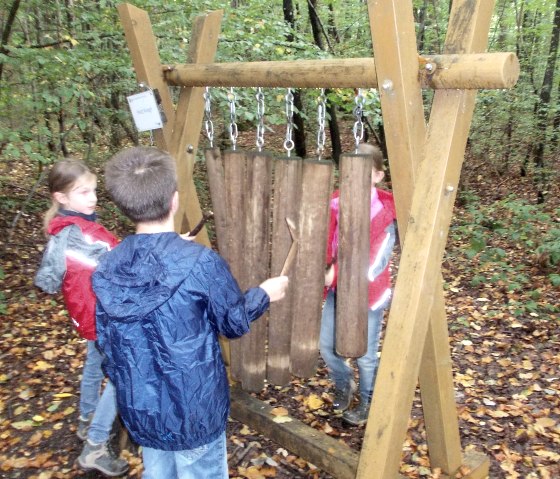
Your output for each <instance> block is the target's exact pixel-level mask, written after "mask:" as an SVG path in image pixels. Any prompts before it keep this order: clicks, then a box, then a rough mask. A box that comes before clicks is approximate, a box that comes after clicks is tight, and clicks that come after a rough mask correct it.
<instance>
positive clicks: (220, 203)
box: [204, 148, 228, 258]
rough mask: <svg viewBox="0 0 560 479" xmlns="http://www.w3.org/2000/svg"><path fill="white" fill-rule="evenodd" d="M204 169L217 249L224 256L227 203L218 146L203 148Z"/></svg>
mask: <svg viewBox="0 0 560 479" xmlns="http://www.w3.org/2000/svg"><path fill="white" fill-rule="evenodd" d="M204 158H205V160H206V171H207V174H208V187H209V189H210V199H211V200H212V210H213V212H214V228H215V232H216V240H217V242H218V250H219V252H220V254H221V255H222V256H223V257H224V258H228V254H227V249H226V248H227V205H226V187H225V178H224V163H223V159H222V153H221V151H220V149H219V148H205V150H204Z"/></svg>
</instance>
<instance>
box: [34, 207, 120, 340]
mask: <svg viewBox="0 0 560 479" xmlns="http://www.w3.org/2000/svg"><path fill="white" fill-rule="evenodd" d="M48 234H49V235H51V237H50V239H49V242H48V243H47V247H46V249H45V252H44V254H43V259H42V261H41V265H40V267H39V270H38V271H37V275H36V276H35V285H36V286H38V287H39V288H41V289H42V290H43V291H45V292H47V293H51V294H54V293H57V292H58V291H60V290H61V289H62V294H63V296H64V302H65V304H66V308H67V309H68V313H69V315H70V318H71V319H72V323H73V324H74V327H75V328H76V330H77V331H78V334H79V335H80V336H81V337H82V338H85V339H89V340H95V339H97V335H96V332H95V295H94V293H93V289H92V288H91V275H92V273H93V271H94V270H95V268H96V267H97V261H98V259H99V257H100V256H101V255H102V254H104V253H106V252H107V251H110V250H111V249H112V248H114V247H115V246H116V245H117V244H118V240H117V238H115V236H113V235H112V234H111V233H109V231H107V230H106V229H105V228H104V227H103V226H101V225H100V224H98V223H95V222H94V221H89V220H86V219H84V218H81V217H79V216H56V217H55V218H53V220H52V221H51V222H50V223H49V227H48Z"/></svg>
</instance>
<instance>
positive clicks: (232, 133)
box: [227, 87, 239, 150]
mask: <svg viewBox="0 0 560 479" xmlns="http://www.w3.org/2000/svg"><path fill="white" fill-rule="evenodd" d="M227 99H228V102H229V115H230V123H229V138H230V140H231V149H232V150H235V147H236V146H237V135H238V134H239V132H238V130H237V123H236V121H237V116H236V112H235V100H236V96H235V93H234V91H233V87H232V88H230V90H229V93H228V95H227Z"/></svg>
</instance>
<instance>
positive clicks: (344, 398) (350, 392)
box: [332, 379, 356, 411]
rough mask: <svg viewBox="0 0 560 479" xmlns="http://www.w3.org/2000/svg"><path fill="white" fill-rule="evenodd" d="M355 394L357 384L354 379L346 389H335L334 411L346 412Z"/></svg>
mask: <svg viewBox="0 0 560 479" xmlns="http://www.w3.org/2000/svg"><path fill="white" fill-rule="evenodd" d="M355 392H356V383H355V382H354V380H353V379H351V380H350V383H349V384H348V386H346V387H345V388H344V389H335V390H334V396H333V402H332V405H333V409H334V410H335V411H346V410H347V409H348V406H350V403H351V402H352V398H353V397H354V393H355Z"/></svg>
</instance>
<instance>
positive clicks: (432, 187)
mask: <svg viewBox="0 0 560 479" xmlns="http://www.w3.org/2000/svg"><path fill="white" fill-rule="evenodd" d="M404 3H408V4H407V5H406V6H405V5H404ZM480 3H481V2H455V3H454V5H453V7H454V8H453V11H452V14H451V21H450V28H449V32H450V33H449V34H448V47H449V48H450V49H452V50H453V49H454V50H459V51H455V52H463V51H461V50H462V48H464V49H467V50H468V49H469V48H475V49H476V48H477V47H478V46H479V45H473V42H475V41H476V40H478V41H480V40H479V39H480V38H484V39H485V38H486V37H487V32H488V28H489V20H490V16H491V12H492V8H493V2H487V4H486V5H484V6H481V4H480ZM489 4H491V5H489ZM369 7H370V22H371V28H372V37H373V40H374V52H375V59H376V65H377V75H378V81H379V85H380V87H381V93H382V96H381V98H382V108H383V107H385V108H383V117H384V120H385V127H386V131H387V127H389V131H390V132H391V134H387V139H388V149H389V156H390V159H391V157H392V158H393V162H392V163H391V167H392V174H393V177H394V178H399V180H400V179H401V176H400V174H401V173H402V172H403V171H402V170H403V164H404V165H405V166H404V168H406V167H408V170H407V171H409V172H413V171H414V170H415V166H417V165H418V164H419V162H420V160H421V158H422V156H423V155H421V153H419V145H424V143H425V145H426V150H425V151H426V152H427V153H428V152H429V154H430V161H425V162H424V163H423V165H422V166H421V167H420V168H418V177H417V179H416V189H415V191H414V195H413V198H412V205H411V206H410V211H411V215H410V228H409V232H408V233H407V235H406V239H405V241H404V248H403V255H402V258H403V259H402V260H401V267H400V269H399V279H398V280H397V285H396V288H395V298H394V300H393V308H392V310H391V313H390V316H389V324H388V329H387V335H386V339H385V345H384V354H383V355H382V359H381V364H380V369H379V375H378V382H377V385H376V392H375V397H374V402H373V407H372V408H371V411H372V412H371V414H370V418H369V422H368V427H367V429H366V436H365V440H364V447H363V449H362V454H361V456H360V464H359V469H358V477H390V476H392V475H393V474H396V472H397V470H398V465H399V461H400V456H401V450H402V442H403V441H404V437H405V435H406V427H407V419H408V417H409V414H410V407H411V404H412V398H413V394H414V389H415V385H416V378H417V374H419V373H420V369H419V367H418V366H417V365H418V363H419V361H420V359H421V358H422V355H421V353H422V352H423V353H424V355H423V357H424V361H426V363H425V367H423V368H422V370H421V371H422V377H421V387H422V394H423V397H424V396H425V397H426V398H430V402H429V403H428V401H424V409H425V413H426V421H427V432H428V433H429V436H428V443H429V451H430V459H431V463H432V466H433V467H441V468H442V469H443V470H444V472H446V473H448V474H449V473H452V472H454V471H455V470H456V469H457V468H458V466H459V465H460V464H461V452H460V451H461V450H460V443H459V436H458V426H457V417H456V411H455V406H454V400H453V382H452V375H451V361H450V358H449V347H448V343H447V341H445V342H444V340H445V338H447V327H446V324H444V323H445V310H444V302H443V294H442V291H441V276H440V274H439V268H440V266H439V265H440V263H441V256H442V254H443V248H444V246H445V241H442V239H445V238H446V237H447V231H448V228H449V222H450V219H451V211H452V207H453V201H452V200H453V199H454V195H455V192H456V188H457V183H458V178H459V172H460V166H461V164H462V158H463V155H464V147H465V144H466V137H467V134H468V129H469V126H470V120H471V115H472V109H473V107H474V101H473V102H472V104H471V101H469V100H468V96H469V94H468V93H467V97H465V96H464V92H461V93H462V95H463V96H462V97H461V98H462V99H463V100H464V101H465V102H464V103H462V104H460V105H459V104H457V103H454V102H453V100H452V99H449V98H448V97H447V96H445V97H442V96H441V95H440V97H441V100H442V102H441V103H440V105H439V106H438V107H437V108H436V107H435V104H436V103H437V102H436V101H434V108H433V109H432V116H431V118H432V119H433V121H432V120H431V121H430V129H429V131H428V136H427V139H426V142H424V140H421V141H420V140H419V138H421V137H423V135H422V133H423V132H422V129H423V128H424V123H423V121H419V118H418V117H419V116H420V115H421V114H422V115H423V113H422V102H421V98H420V99H419V96H418V95H419V93H418V92H419V88H418V87H419V85H418V84H417V83H416V82H417V81H418V80H416V79H415V78H414V77H413V75H416V74H417V72H412V74H411V73H410V71H408V72H407V70H406V69H405V68H404V67H405V66H406V63H405V61H406V57H407V55H408V58H410V57H411V56H412V55H413V52H414V53H415V49H416V47H415V42H414V35H413V32H414V28H413V23H412V21H411V20H412V17H411V15H412V13H411V12H412V4H411V3H410V2H390V1H387V2H383V3H380V2H375V1H370V4H369ZM399 9H404V11H401V10H399ZM406 12H410V13H409V14H406ZM391 16H392V17H393V18H392V19H391V18H388V17H391ZM403 16H404V18H403ZM397 19H398V22H399V32H397V31H396V28H395V25H396V24H397V22H396V20H397ZM469 19H471V21H469ZM392 20H395V21H394V22H393V21H392ZM403 22H404V24H403ZM460 22H462V23H460ZM460 25H463V26H466V29H465V28H462V29H460V28H459V26H460ZM387 30H389V31H387ZM470 32H474V35H473V34H472V33H471V34H470ZM388 36H389V38H391V39H393V40H394V41H395V45H396V46H395V48H399V52H398V53H399V54H398V55H397V59H396V60H395V57H394V56H391V52H390V51H387V50H386V46H387V43H386V41H387V37H388ZM380 37H384V42H383V44H381V40H379V45H380V46H379V47H378V48H376V44H377V42H376V38H377V39H379V38H380ZM389 44H391V42H389ZM381 45H383V46H381ZM461 47H462V48H461ZM378 50H379V51H378ZM399 61H400V63H399ZM438 93H439V92H438ZM438 93H436V96H437V95H438ZM411 98H412V100H411ZM473 100H474V97H473ZM384 103H385V104H384ZM469 109H470V113H469ZM411 118H413V119H416V121H415V122H414V125H415V127H416V128H414V126H412V127H411V123H410V119H411ZM421 118H422V119H423V117H421ZM387 119H389V121H390V122H392V123H393V128H392V127H391V125H388V124H387ZM450 125H452V127H451V128H450ZM453 126H454V128H453ZM438 127H439V129H438ZM403 133H404V134H403ZM403 138H404V140H403ZM395 155H398V156H395ZM433 156H436V158H435V159H433ZM448 158H449V161H448ZM407 160H408V162H407ZM393 163H396V168H395V169H396V170H397V173H396V174H395V170H394V169H393ZM407 163H408V164H407ZM411 166H412V168H411ZM410 174H412V173H409V183H414V182H415V181H414V178H413V177H412V179H410V178H411V177H410ZM395 186H396V185H395ZM395 196H396V200H397V211H398V214H399V220H400V225H399V229H400V231H401V233H402V232H403V228H402V226H404V225H405V224H406V223H405V222H403V221H402V220H403V219H408V215H407V212H408V208H407V206H408V205H410V202H409V203H408V205H407V204H406V200H407V199H409V198H406V195H405V194H403V193H402V190H401V191H399V190H398V188H395ZM428 202H431V203H430V204H428ZM399 203H400V204H399ZM428 212H429V213H428ZM422 250H423V251H424V252H426V253H429V254H427V255H426V257H425V258H426V260H427V259H428V258H430V257H431V258H432V260H436V261H437V264H436V265H435V266H434V263H430V262H427V261H426V260H425V261H416V260H415V259H414V257H415V256H416V257H417V256H418V254H419V253H420V252H421V251H422ZM403 277H404V278H403ZM418 281H420V283H419V284H418ZM404 290H408V291H409V293H406V292H405V291H404ZM434 291H437V293H435V299H434V300H432V298H430V297H429V296H430V294H433V293H434ZM407 294H408V296H407ZM432 306H434V309H433V310H432ZM430 310H432V311H433V313H432V315H431V323H430V324H429V323H428V321H427V319H426V318H427V317H429V316H428V315H426V314H425V312H426V311H430ZM422 313H424V314H422ZM403 315H405V316H406V315H410V317H409V318H405V317H403ZM428 326H429V327H428ZM426 332H428V333H429V335H430V336H429V337H428V340H427V342H426V349H425V350H424V351H423V348H422V347H421V345H422V343H423V341H422V340H421V339H420V338H424V337H426ZM413 339H415V341H416V342H414V341H413ZM403 342H404V344H403ZM418 343H420V347H418ZM399 348H400V349H399ZM399 350H400V351H403V350H404V351H405V354H404V355H403V354H400V358H398V359H397V358H395V356H399V353H398V352H397V351H399ZM387 355H390V356H391V357H390V358H388V357H387ZM430 359H431V363H428V360H430ZM395 360H397V362H398V361H400V362H401V364H397V363H395ZM407 363H408V364H407ZM429 364H431V365H432V366H434V368H428V367H427V366H428V365H429ZM411 371H415V372H416V373H415V374H411ZM390 389H392V391H391V390H390ZM388 408H389V409H390V410H388ZM426 409H427V410H426ZM381 416H383V417H381ZM430 436H431V438H430ZM432 449H433V450H432ZM482 462H484V461H482ZM486 463H487V461H486ZM485 468H487V464H486V466H485V465H481V466H480V468H479V469H480V470H481V471H482V474H483V475H484V474H485V473H484V469H485ZM479 472H480V471H479ZM473 477H474V476H473Z"/></svg>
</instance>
